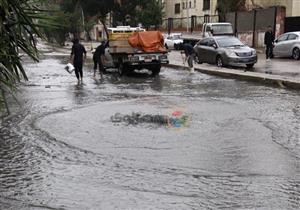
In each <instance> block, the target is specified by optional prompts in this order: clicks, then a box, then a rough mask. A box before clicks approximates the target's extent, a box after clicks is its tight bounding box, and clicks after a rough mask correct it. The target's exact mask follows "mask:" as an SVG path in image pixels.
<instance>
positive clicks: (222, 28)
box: [202, 23, 234, 38]
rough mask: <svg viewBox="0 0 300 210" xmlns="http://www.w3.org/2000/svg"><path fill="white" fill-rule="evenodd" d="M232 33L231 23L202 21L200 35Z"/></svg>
mask: <svg viewBox="0 0 300 210" xmlns="http://www.w3.org/2000/svg"><path fill="white" fill-rule="evenodd" d="M224 35H229V36H230V35H231V36H233V35H234V32H233V29H232V25H231V23H204V24H203V27H202V37H203V38H204V37H210V36H224Z"/></svg>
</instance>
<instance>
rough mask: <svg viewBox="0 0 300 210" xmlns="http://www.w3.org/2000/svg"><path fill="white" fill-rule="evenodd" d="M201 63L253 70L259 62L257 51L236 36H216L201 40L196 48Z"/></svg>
mask: <svg viewBox="0 0 300 210" xmlns="http://www.w3.org/2000/svg"><path fill="white" fill-rule="evenodd" d="M194 49H195V52H196V56H197V58H198V62H199V63H211V64H217V66H220V67H222V66H228V65H230V66H239V65H241V64H243V65H246V66H247V67H248V68H252V67H253V66H254V64H255V63H256V62H257V55H256V51H255V49H253V48H250V47H248V46H247V45H244V44H243V43H242V42H241V41H240V40H239V39H238V38H236V37H234V36H215V37H208V38H204V39H202V40H200V41H199V42H198V43H197V44H196V45H195V47H194Z"/></svg>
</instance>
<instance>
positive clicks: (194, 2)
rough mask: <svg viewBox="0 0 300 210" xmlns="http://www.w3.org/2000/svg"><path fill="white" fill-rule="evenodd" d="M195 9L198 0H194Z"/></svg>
mask: <svg viewBox="0 0 300 210" xmlns="http://www.w3.org/2000/svg"><path fill="white" fill-rule="evenodd" d="M194 8H196V0H194Z"/></svg>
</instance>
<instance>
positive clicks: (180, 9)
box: [162, 0, 217, 18]
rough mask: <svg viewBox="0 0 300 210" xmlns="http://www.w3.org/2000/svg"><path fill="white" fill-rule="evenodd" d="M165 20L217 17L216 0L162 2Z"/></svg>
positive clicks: (169, 0) (165, 0)
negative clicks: (206, 16)
mask: <svg viewBox="0 0 300 210" xmlns="http://www.w3.org/2000/svg"><path fill="white" fill-rule="evenodd" d="M162 3H163V4H164V10H165V18H186V17H188V16H189V17H191V16H205V15H217V12H216V6H217V0H162Z"/></svg>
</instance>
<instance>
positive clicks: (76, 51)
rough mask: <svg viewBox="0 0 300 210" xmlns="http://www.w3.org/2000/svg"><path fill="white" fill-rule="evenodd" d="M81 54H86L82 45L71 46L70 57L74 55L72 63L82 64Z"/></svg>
mask: <svg viewBox="0 0 300 210" xmlns="http://www.w3.org/2000/svg"><path fill="white" fill-rule="evenodd" d="M83 54H86V50H85V48H84V46H83V45H82V44H79V43H77V44H73V46H72V52H71V55H74V63H82V60H83Z"/></svg>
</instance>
